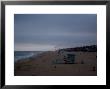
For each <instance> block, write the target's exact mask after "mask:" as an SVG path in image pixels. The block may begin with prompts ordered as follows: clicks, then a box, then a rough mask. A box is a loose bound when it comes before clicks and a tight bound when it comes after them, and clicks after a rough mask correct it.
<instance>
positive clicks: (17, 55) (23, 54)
mask: <svg viewBox="0 0 110 89" xmlns="http://www.w3.org/2000/svg"><path fill="white" fill-rule="evenodd" d="M40 53H42V52H41V51H14V60H15V62H16V61H18V60H24V59H26V58H29V57H32V56H34V55H38V54H40Z"/></svg>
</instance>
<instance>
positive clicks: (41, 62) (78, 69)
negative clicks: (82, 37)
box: [14, 51, 97, 76]
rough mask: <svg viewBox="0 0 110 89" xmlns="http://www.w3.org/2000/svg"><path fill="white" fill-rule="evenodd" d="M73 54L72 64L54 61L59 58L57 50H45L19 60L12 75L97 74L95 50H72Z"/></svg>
mask: <svg viewBox="0 0 110 89" xmlns="http://www.w3.org/2000/svg"><path fill="white" fill-rule="evenodd" d="M74 54H75V62H74V64H68V63H54V61H55V60H56V59H58V58H59V56H58V51H47V52H44V53H42V54H39V55H37V56H34V57H32V58H27V59H26V60H19V61H17V62H16V63H15V65H14V75H15V76H97V56H96V55H97V52H74ZM60 59H62V58H61V57H60ZM82 59H83V61H82Z"/></svg>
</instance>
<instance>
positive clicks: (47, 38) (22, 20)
mask: <svg viewBox="0 0 110 89" xmlns="http://www.w3.org/2000/svg"><path fill="white" fill-rule="evenodd" d="M14 42H15V46H14V47H15V50H17V51H47V50H55V48H56V49H58V48H70V47H77V46H83V45H94V44H97V15H96V14H15V15H14Z"/></svg>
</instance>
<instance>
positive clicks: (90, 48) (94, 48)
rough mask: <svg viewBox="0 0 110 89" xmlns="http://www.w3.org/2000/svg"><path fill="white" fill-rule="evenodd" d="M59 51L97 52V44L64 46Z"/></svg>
mask: <svg viewBox="0 0 110 89" xmlns="http://www.w3.org/2000/svg"><path fill="white" fill-rule="evenodd" d="M59 51H68V52H72V51H82V52H97V45H90V46H83V47H75V48H64V49H60V50H59Z"/></svg>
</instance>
